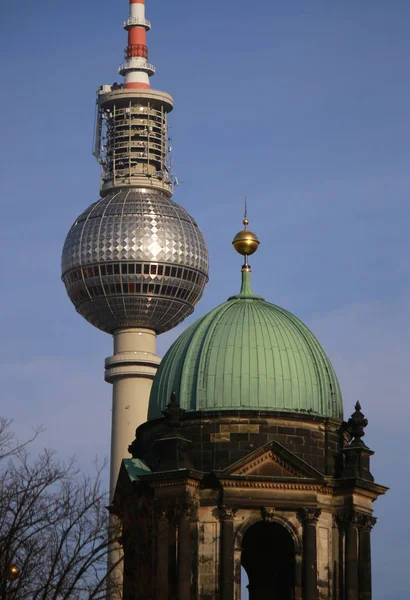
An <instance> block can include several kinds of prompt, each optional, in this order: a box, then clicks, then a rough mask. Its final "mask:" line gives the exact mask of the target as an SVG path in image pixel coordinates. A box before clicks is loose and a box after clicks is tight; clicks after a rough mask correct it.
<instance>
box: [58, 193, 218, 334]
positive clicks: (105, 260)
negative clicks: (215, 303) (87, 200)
mask: <svg viewBox="0 0 410 600" xmlns="http://www.w3.org/2000/svg"><path fill="white" fill-rule="evenodd" d="M62 279H63V281H64V284H65V286H66V289H67V293H68V295H69V297H70V299H71V301H72V302H73V304H74V306H75V308H76V310H77V311H78V312H79V313H80V314H81V315H82V316H83V317H84V318H85V319H87V321H89V322H90V323H92V324H93V325H94V326H95V327H98V328H99V329H101V330H102V331H106V332H107V333H113V332H115V331H116V330H119V329H124V328H127V327H141V328H146V329H152V330H153V331H155V332H156V333H157V334H159V333H163V332H164V331H168V330H169V329H171V328H173V327H175V326H176V325H178V323H180V322H181V321H182V320H183V319H185V317H187V316H188V315H190V314H191V313H192V311H193V309H194V307H195V305H196V303H197V302H198V300H199V299H200V298H201V296H202V293H203V291H204V287H205V284H206V282H207V280H208V253H207V248H206V244H205V240H204V237H203V235H202V233H201V231H200V230H199V227H198V225H197V224H196V222H195V221H194V219H193V218H192V217H191V216H190V215H189V214H188V213H187V211H186V210H185V209H184V208H182V207H181V206H179V205H178V204H176V203H175V202H173V201H172V200H171V199H170V198H169V197H168V196H167V194H166V193H164V192H163V191H162V190H157V189H149V188H146V189H144V188H136V187H131V188H128V189H126V188H123V189H119V190H118V189H117V190H113V191H112V192H110V193H109V194H108V195H106V196H104V197H103V198H102V199H100V200H98V201H97V202H95V203H94V204H92V205H91V206H89V207H88V208H87V209H86V210H85V211H84V212H83V213H82V214H81V215H80V216H79V217H78V219H77V220H76V221H75V223H74V224H73V226H72V227H71V229H70V231H69V233H68V235H67V238H66V241H65V244H64V248H63V255H62Z"/></svg>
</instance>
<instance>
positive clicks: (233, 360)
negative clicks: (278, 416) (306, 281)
mask: <svg viewBox="0 0 410 600" xmlns="http://www.w3.org/2000/svg"><path fill="white" fill-rule="evenodd" d="M172 392H176V394H177V397H178V400H179V403H180V405H181V408H183V409H185V410H188V411H198V410H199V411H206V410H247V409H248V410H272V411H281V412H289V411H291V412H300V413H306V414H312V415H321V416H324V417H333V418H336V419H342V418H343V406H342V396H341V392H340V388H339V383H338V381H337V378H336V374H335V372H334V370H333V367H332V365H331V363H330V360H329V359H328V358H327V356H326V354H325V353H324V351H323V349H322V347H321V345H320V344H319V342H318V341H317V339H316V338H315V336H314V335H313V333H312V332H311V331H310V330H309V329H308V328H307V327H306V326H305V325H304V324H303V323H302V322H301V321H299V319H297V318H296V317H294V316H293V315H292V314H290V313H289V312H287V311H286V310H284V309H283V308H279V307H278V306H275V305H274V304H270V303H269V302H266V301H265V300H264V299H263V298H260V297H259V296H255V295H254V294H253V293H252V289H251V282H250V272H248V271H244V272H243V274H242V288H241V291H240V293H239V294H238V295H237V296H233V297H232V298H229V299H228V300H227V301H226V302H224V303H223V304H221V305H220V306H217V307H216V308H214V309H213V310H211V312H209V313H208V314H206V315H205V316H204V317H202V318H200V319H198V321H196V322H195V323H194V324H193V325H191V326H190V327H188V329H186V330H185V331H184V332H183V333H182V335H181V336H180V337H179V338H178V339H177V340H176V341H175V342H174V343H173V344H172V346H171V347H170V349H169V350H168V352H167V353H166V355H165V357H164V358H163V359H162V361H161V364H160V366H159V368H158V371H157V374H156V376H155V379H154V383H153V386H152V391H151V397H150V404H149V411H148V419H154V418H156V417H160V416H162V411H163V410H164V409H165V408H166V405H167V404H168V402H169V398H170V395H171V393H172Z"/></svg>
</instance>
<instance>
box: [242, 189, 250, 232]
mask: <svg viewBox="0 0 410 600" xmlns="http://www.w3.org/2000/svg"><path fill="white" fill-rule="evenodd" d="M242 223H243V224H244V229H245V231H246V230H247V229H248V224H249V221H248V201H247V198H246V196H245V202H244V212H243V221H242Z"/></svg>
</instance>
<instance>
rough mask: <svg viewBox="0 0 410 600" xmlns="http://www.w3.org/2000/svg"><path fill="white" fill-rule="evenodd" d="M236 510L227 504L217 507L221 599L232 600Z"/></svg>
mask: <svg viewBox="0 0 410 600" xmlns="http://www.w3.org/2000/svg"><path fill="white" fill-rule="evenodd" d="M235 513H236V510H235V509H233V508H229V507H227V506H222V507H221V508H220V509H219V517H220V520H221V577H220V585H221V590H220V596H221V598H222V600H234V590H235V583H234V581H235V579H234V575H235V573H234V525H233V522H234V517H235Z"/></svg>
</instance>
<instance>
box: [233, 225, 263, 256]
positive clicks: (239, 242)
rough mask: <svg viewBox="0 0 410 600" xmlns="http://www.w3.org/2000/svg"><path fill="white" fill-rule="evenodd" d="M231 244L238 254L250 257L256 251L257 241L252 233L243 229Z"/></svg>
mask: <svg viewBox="0 0 410 600" xmlns="http://www.w3.org/2000/svg"><path fill="white" fill-rule="evenodd" d="M232 244H233V247H234V248H235V250H236V251H237V252H238V253H239V254H242V256H250V255H251V254H253V253H254V252H256V250H257V249H258V246H259V240H258V238H257V236H256V235H255V234H254V233H252V231H248V230H247V229H243V230H242V231H240V232H239V233H237V234H236V236H235V237H234V238H233V242H232Z"/></svg>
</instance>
